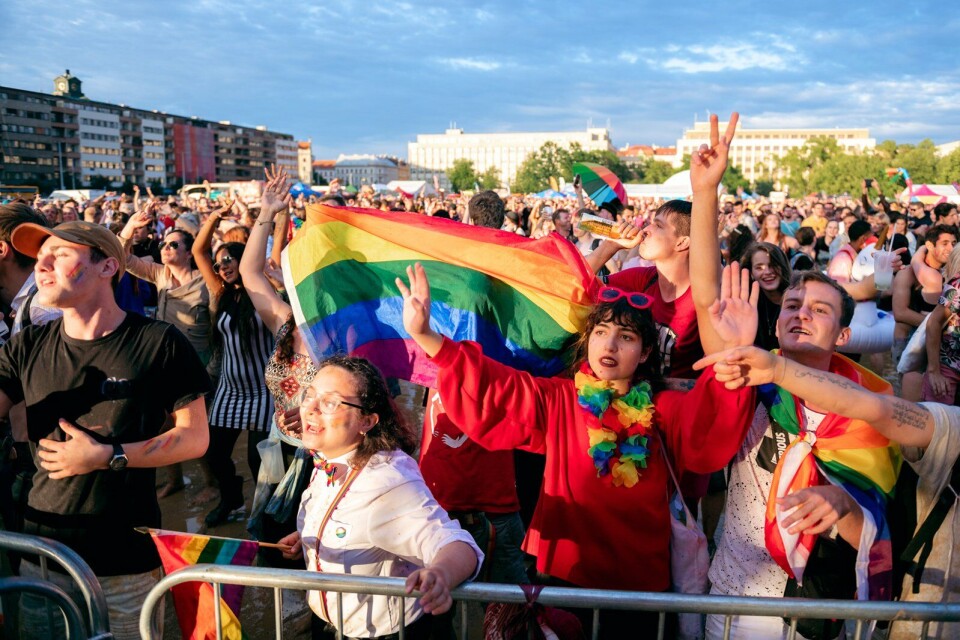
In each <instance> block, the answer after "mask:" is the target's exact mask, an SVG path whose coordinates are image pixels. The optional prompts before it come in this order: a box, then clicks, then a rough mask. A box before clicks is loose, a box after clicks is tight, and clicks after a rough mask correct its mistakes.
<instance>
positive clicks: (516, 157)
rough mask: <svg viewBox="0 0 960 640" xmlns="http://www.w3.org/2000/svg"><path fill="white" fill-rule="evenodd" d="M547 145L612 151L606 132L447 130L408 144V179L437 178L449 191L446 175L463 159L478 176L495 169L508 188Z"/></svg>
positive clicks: (418, 137)
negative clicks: (476, 131)
mask: <svg viewBox="0 0 960 640" xmlns="http://www.w3.org/2000/svg"><path fill="white" fill-rule="evenodd" d="M547 142H554V143H556V144H557V145H558V146H560V147H563V148H566V147H568V146H570V145H571V144H573V143H577V144H579V145H580V146H581V147H582V148H583V149H584V150H585V151H593V150H602V151H608V150H609V151H614V148H613V145H612V144H611V143H610V131H609V130H608V129H587V130H586V131H553V132H541V133H464V131H463V129H447V130H446V131H445V132H444V133H442V134H439V133H437V134H433V133H428V134H418V135H417V141H416V142H410V143H408V145H407V163H408V164H409V165H410V179H411V180H427V181H431V180H433V176H434V175H438V176H440V182H441V184H442V185H443V187H444V188H446V189H449V187H450V183H449V181H448V180H447V177H446V171H447V170H448V169H450V168H451V167H452V166H453V163H454V161H455V160H459V159H461V158H465V159H467V160H470V161H471V162H473V168H474V169H475V170H476V171H477V173H483V172H484V171H486V170H487V169H489V168H490V167H495V168H496V169H497V171H499V172H500V181H501V183H502V184H510V183H511V182H513V180H514V178H516V176H517V170H518V169H520V165H522V164H523V161H524V160H526V159H527V156H529V155H530V154H531V153H534V152H535V151H538V150H539V149H540V147H542V146H543V145H544V144H545V143H547Z"/></svg>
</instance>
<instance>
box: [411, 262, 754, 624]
mask: <svg viewBox="0 0 960 640" xmlns="http://www.w3.org/2000/svg"><path fill="white" fill-rule="evenodd" d="M407 276H408V278H409V286H408V285H407V284H405V283H404V282H403V281H401V280H400V279H398V280H397V286H398V288H399V289H400V292H401V293H402V295H403V299H404V309H403V322H404V328H405V329H406V331H407V333H409V334H410V336H411V338H413V340H414V341H416V343H417V344H418V345H419V346H420V348H422V349H423V350H424V352H425V353H426V354H427V355H428V356H430V357H431V358H432V359H433V361H434V363H435V364H436V365H437V367H438V370H439V371H438V378H437V380H438V383H439V393H440V397H441V399H442V401H443V407H444V410H445V411H446V412H447V415H449V416H450V419H451V420H453V422H454V423H455V424H456V425H457V426H459V427H460V428H461V429H462V430H463V432H464V433H466V434H467V435H468V436H469V437H470V438H471V439H473V440H475V441H476V442H478V443H479V444H481V445H482V446H484V447H486V448H488V449H491V450H497V449H516V448H519V449H523V450H527V451H533V452H536V453H542V454H545V455H546V473H545V475H544V480H543V486H542V489H541V493H540V499H539V501H538V503H537V507H536V511H535V512H534V515H533V520H532V522H531V525H530V528H529V530H528V533H527V538H526V540H525V541H524V550H525V551H527V552H528V553H530V554H531V555H534V556H536V558H537V570H538V571H539V572H540V574H541V576H542V578H543V580H544V581H545V582H547V583H548V584H555V585H565V586H570V585H574V586H578V587H586V588H593V589H626V590H633V591H661V592H662V591H667V590H669V588H670V514H669V510H668V498H669V495H670V493H671V491H670V490H669V488H670V487H671V484H670V475H669V473H668V463H667V460H668V458H669V460H670V462H671V465H670V466H672V467H673V468H674V469H677V472H678V474H679V473H680V472H683V471H690V472H693V473H710V472H713V471H716V470H718V469H722V468H723V467H724V465H726V464H727V463H728V462H729V461H730V459H731V457H732V456H733V454H734V452H735V451H736V450H737V447H738V446H739V443H740V440H741V438H742V436H743V434H744V433H745V431H746V429H747V427H749V425H750V421H751V419H752V417H753V411H754V409H755V407H756V405H755V402H754V400H753V398H752V397H750V396H748V395H737V394H732V393H730V392H729V391H727V390H726V389H724V388H723V386H722V385H720V384H718V383H717V382H716V381H715V380H713V379H712V378H711V377H710V376H709V375H704V376H701V377H700V378H699V379H698V380H697V382H696V384H695V386H694V387H693V389H692V390H691V391H689V392H687V393H684V392H680V391H668V390H661V389H660V387H661V385H660V380H659V371H660V368H659V353H660V352H659V349H658V345H659V340H658V336H659V331H658V329H657V326H656V324H655V323H654V321H653V317H652V315H651V312H650V309H649V307H650V305H651V303H652V300H651V299H650V298H648V297H647V296H645V295H644V294H642V293H638V292H633V293H631V292H625V291H622V290H620V289H617V288H615V287H604V288H602V289H600V290H599V292H598V295H597V302H596V305H595V307H594V309H593V311H592V312H591V313H590V316H589V317H588V318H587V321H586V327H585V328H584V331H583V333H582V335H581V339H580V342H579V344H578V350H577V357H576V359H575V366H574V372H575V373H574V375H573V376H572V378H571V377H556V378H536V377H534V376H532V375H530V374H528V373H525V372H522V371H517V370H515V369H512V368H510V367H508V366H505V365H502V364H499V363H497V362H495V361H493V360H491V359H490V358H488V357H486V356H485V355H484V354H483V352H482V350H481V348H480V345H478V344H476V343H474V342H455V341H453V340H450V339H448V338H445V337H443V336H441V335H440V334H438V333H437V332H436V331H435V330H433V329H432V328H431V327H430V286H429V283H428V281H427V276H426V273H425V271H424V269H423V267H422V266H420V265H419V264H418V265H416V266H415V267H408V268H407ZM757 296H758V292H757V288H756V286H754V287H753V289H752V291H751V288H750V286H749V284H748V281H747V274H746V273H745V272H744V273H742V274H741V273H740V272H739V269H738V268H736V267H727V268H726V269H725V270H724V274H723V286H722V287H721V299H720V300H718V302H717V303H716V305H715V306H714V307H713V308H712V309H711V314H710V317H711V324H712V325H713V328H714V330H715V331H716V332H717V335H718V336H720V338H721V340H722V341H723V343H724V344H741V345H749V344H752V343H753V338H754V335H755V334H756V315H755V314H756V309H755V307H756V301H757ZM577 615H578V616H579V617H581V621H582V622H583V623H585V624H584V628H588V625H589V624H590V622H591V618H592V616H591V613H590V611H589V610H581V611H578V612H577ZM600 620H601V622H600V624H601V629H602V631H601V633H603V634H604V637H646V636H647V635H650V633H651V632H654V631H655V630H656V628H657V623H658V617H657V615H656V614H650V613H644V612H619V611H603V612H601V619H600Z"/></svg>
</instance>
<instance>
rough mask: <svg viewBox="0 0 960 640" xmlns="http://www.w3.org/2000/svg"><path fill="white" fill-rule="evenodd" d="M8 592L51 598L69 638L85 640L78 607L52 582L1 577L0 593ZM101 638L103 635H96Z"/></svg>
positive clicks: (85, 635) (70, 639)
mask: <svg viewBox="0 0 960 640" xmlns="http://www.w3.org/2000/svg"><path fill="white" fill-rule="evenodd" d="M8 593H32V594H35V595H38V596H41V597H44V598H47V599H48V600H52V601H53V603H54V604H55V605H57V606H58V607H60V610H61V611H62V612H63V615H64V617H65V618H66V631H67V638H69V640H86V638H87V633H86V630H85V627H84V624H83V615H82V614H81V613H80V608H79V607H77V603H76V602H74V601H73V599H72V598H70V596H68V595H67V594H66V592H65V591H64V590H63V589H61V588H60V587H58V586H57V585H55V584H53V583H52V582H45V581H43V580H34V579H32V578H3V579H0V595H4V594H8ZM98 637H99V638H103V637H105V636H98Z"/></svg>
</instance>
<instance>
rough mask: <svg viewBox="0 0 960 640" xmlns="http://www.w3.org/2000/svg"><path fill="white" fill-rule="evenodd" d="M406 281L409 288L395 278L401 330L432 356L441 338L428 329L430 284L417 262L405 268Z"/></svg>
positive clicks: (437, 349)
mask: <svg viewBox="0 0 960 640" xmlns="http://www.w3.org/2000/svg"><path fill="white" fill-rule="evenodd" d="M407 279H408V280H409V281H410V286H409V287H407V285H405V284H404V282H403V280H402V279H401V278H397V280H396V283H397V288H398V289H399V290H400V295H401V296H403V328H404V329H406V330H407V333H409V334H410V337H411V338H413V340H414V341H415V342H416V343H417V344H418V345H420V347H421V348H422V349H423V350H424V351H426V352H427V355H429V356H431V357H432V356H434V355H436V354H437V352H438V351H439V350H440V346H441V344H442V343H443V338H442V336H440V334H439V333H437V332H436V331H434V330H433V329H431V328H430V282H429V281H428V280H427V273H426V271H424V269H423V265H421V264H420V263H419V262H418V263H417V264H415V265H414V266H412V267H407Z"/></svg>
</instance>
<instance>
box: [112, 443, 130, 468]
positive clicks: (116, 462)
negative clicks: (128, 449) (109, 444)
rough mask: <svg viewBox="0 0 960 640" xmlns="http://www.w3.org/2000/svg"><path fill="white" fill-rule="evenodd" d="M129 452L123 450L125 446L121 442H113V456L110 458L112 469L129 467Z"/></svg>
mask: <svg viewBox="0 0 960 640" xmlns="http://www.w3.org/2000/svg"><path fill="white" fill-rule="evenodd" d="M127 462H128V460H127V454H126V453H124V452H123V447H121V446H120V445H119V444H117V443H114V444H113V457H112V458H110V470H111V471H123V470H124V469H126V468H127Z"/></svg>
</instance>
